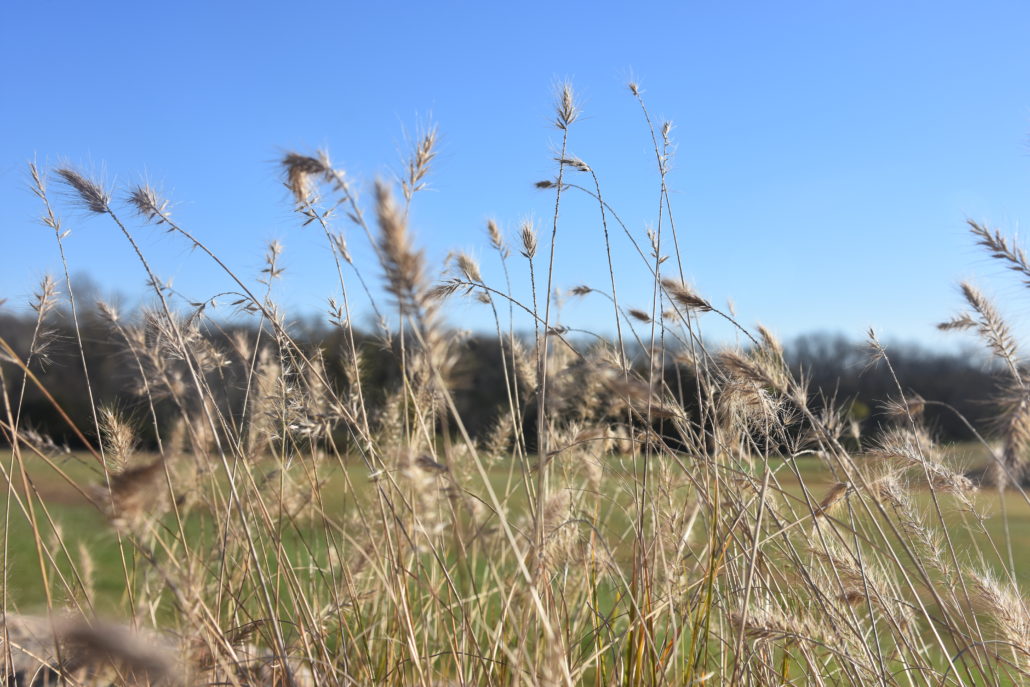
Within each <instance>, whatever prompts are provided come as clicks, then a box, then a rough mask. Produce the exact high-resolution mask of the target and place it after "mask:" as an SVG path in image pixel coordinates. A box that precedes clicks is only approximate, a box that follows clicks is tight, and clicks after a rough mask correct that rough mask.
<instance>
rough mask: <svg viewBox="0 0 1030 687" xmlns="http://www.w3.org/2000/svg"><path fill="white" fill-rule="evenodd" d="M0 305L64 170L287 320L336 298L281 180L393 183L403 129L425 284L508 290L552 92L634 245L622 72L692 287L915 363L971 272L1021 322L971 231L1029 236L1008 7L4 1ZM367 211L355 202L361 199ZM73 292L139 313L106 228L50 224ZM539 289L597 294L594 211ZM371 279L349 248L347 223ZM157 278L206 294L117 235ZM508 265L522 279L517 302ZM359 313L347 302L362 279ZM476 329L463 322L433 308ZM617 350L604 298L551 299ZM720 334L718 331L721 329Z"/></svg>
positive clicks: (640, 190)
mask: <svg viewBox="0 0 1030 687" xmlns="http://www.w3.org/2000/svg"><path fill="white" fill-rule="evenodd" d="M0 13H2V14H0V70H2V74H3V78H2V82H0V89H2V90H0V93H2V96H0V97H2V103H3V107H2V109H0V131H3V135H2V136H0V226H2V228H3V231H4V236H5V238H4V241H3V246H4V250H3V257H2V259H0V264H2V269H0V298H4V297H5V298H7V299H8V304H7V306H6V307H8V308H18V307H20V306H21V304H23V303H24V302H26V301H27V299H28V298H29V296H30V294H31V292H32V290H33V289H34V288H35V285H36V283H37V282H38V280H39V278H40V277H41V276H42V275H43V274H44V273H45V272H47V271H52V272H56V271H57V270H58V263H57V261H56V249H55V246H54V243H53V237H52V236H51V235H49V234H47V232H46V230H44V229H43V228H42V227H41V226H40V225H38V224H37V223H36V216H37V215H38V213H39V211H40V208H39V206H38V203H37V201H36V200H35V199H34V198H33V197H32V195H31V194H30V193H29V192H28V191H27V190H26V173H25V163H26V161H28V160H30V159H33V158H36V159H37V160H38V161H39V162H41V163H50V164H53V163H57V162H70V163H72V164H74V165H77V166H79V167H81V168H83V169H86V170H99V171H101V172H102V173H103V174H104V176H105V177H106V179H107V180H108V182H110V183H111V184H113V185H118V184H124V183H128V182H133V181H136V180H139V179H140V178H142V177H143V176H144V175H145V176H146V177H147V178H149V179H150V180H152V181H154V182H156V183H157V184H158V185H159V186H161V187H162V188H163V189H164V191H165V192H166V194H167V195H168V196H170V197H171V198H172V199H173V201H174V202H175V207H174V213H175V215H176V216H177V217H178V219H179V220H180V221H181V222H182V223H183V224H184V225H185V226H187V227H188V228H189V229H190V230H192V231H193V232H194V233H196V234H197V235H198V236H200V237H202V238H203V239H205V240H206V241H208V242H209V243H210V244H211V246H212V248H214V249H215V250H216V252H218V253H219V254H221V255H222V256H223V257H224V258H225V259H226V260H227V261H228V262H229V263H231V264H232V265H233V266H234V267H236V268H238V270H239V271H240V272H242V273H243V274H246V275H252V276H255V277H256V276H257V272H258V270H259V269H260V268H261V266H262V259H261V256H262V254H263V252H264V247H265V244H266V243H267V242H268V241H269V240H271V239H279V240H280V241H281V242H282V243H283V244H284V246H285V248H286V252H285V255H284V264H285V266H286V272H285V274H284V279H283V282H282V284H281V285H279V286H278V287H277V288H278V289H279V296H278V297H279V299H280V300H281V301H282V302H283V303H284V304H285V305H286V306H287V307H288V308H289V309H291V310H292V311H293V312H295V313H296V312H310V313H317V312H321V311H322V310H324V303H325V298H326V297H327V296H331V295H334V294H335V293H336V286H335V276H334V269H333V267H332V263H331V259H330V256H329V253H328V251H327V250H326V248H325V246H324V243H323V241H322V240H321V238H320V236H319V234H318V233H316V232H315V231H313V230H312V228H311V227H307V228H301V227H300V226H299V222H298V221H297V219H296V216H295V215H294V214H293V213H292V211H291V207H290V202H289V200H288V198H287V196H286V193H285V191H284V189H283V188H282V186H281V183H280V181H279V178H278V169H277V167H276V164H275V161H276V160H277V158H278V157H280V155H281V154H282V152H283V151H285V150H288V149H297V150H300V151H312V150H314V149H315V148H317V147H320V146H326V147H328V148H329V150H330V151H331V152H332V154H333V157H334V160H335V161H336V163H337V164H338V165H340V166H343V167H345V168H346V169H347V170H348V171H349V172H350V173H351V174H352V176H355V177H357V178H359V179H364V180H371V179H372V178H374V177H376V176H384V175H389V174H391V173H392V172H394V171H396V170H397V169H398V168H399V167H400V160H401V155H402V153H403V151H404V150H406V149H407V147H408V144H407V143H406V138H405V131H407V132H411V131H412V130H414V129H415V128H416V127H417V126H418V124H419V123H420V122H424V121H427V120H431V121H433V122H435V123H436V124H438V125H439V127H440V130H441V132H442V135H443V138H442V145H441V150H440V157H439V158H438V161H437V164H436V167H435V171H434V173H433V175H432V177H431V179H430V182H431V187H432V188H431V190H430V191H429V192H426V193H424V194H422V196H421V198H420V199H419V200H418V201H417V204H416V207H415V210H414V214H413V223H414V228H415V231H416V234H417V236H418V238H419V241H420V242H421V243H422V244H423V245H425V246H426V248H427V251H428V254H429V256H430V258H431V260H432V262H433V264H434V265H439V264H440V263H441V262H442V258H443V256H444V255H446V254H447V252H448V250H450V249H451V248H458V249H463V250H466V251H469V252H471V253H473V254H476V255H478V256H479V257H480V259H481V261H482V263H483V267H484V273H485V275H486V277H487V279H488V281H494V282H499V281H500V279H501V277H500V271H499V269H498V268H497V264H496V262H495V260H494V259H493V255H492V254H491V252H490V251H489V249H488V245H487V242H486V240H485V236H484V231H483V229H484V225H485V220H486V218H487V217H496V218H497V219H498V220H499V221H500V222H501V224H502V225H503V226H504V227H505V228H506V229H508V230H510V231H512V232H514V229H515V227H516V226H517V224H518V222H519V221H520V220H521V219H523V218H525V217H535V218H536V219H537V220H538V221H539V223H540V224H541V225H542V226H544V225H547V223H548V222H549V218H550V209H551V207H552V206H553V197H552V195H550V194H549V193H541V192H539V191H536V190H534V189H533V188H532V183H533V182H534V181H537V180H539V179H543V178H547V177H550V176H552V175H553V172H554V163H553V162H552V159H551V158H552V155H553V150H554V147H555V146H556V145H557V143H558V141H559V137H558V132H557V131H556V130H555V129H554V128H553V127H552V126H551V125H550V120H551V107H552V105H551V103H552V96H553V87H554V84H555V83H556V82H557V81H559V80H562V79H569V80H571V82H572V83H573V84H574V86H575V88H576V91H577V93H578V94H579V95H580V97H581V101H582V106H583V110H584V116H583V118H582V120H581V121H580V122H578V123H577V124H576V125H575V126H574V128H573V130H572V132H571V146H570V148H571V151H572V152H573V153H575V154H576V155H579V156H580V157H582V158H583V159H584V160H586V161H587V162H588V163H590V164H591V165H592V166H593V167H594V169H595V170H596V171H597V172H598V174H599V175H600V178H601V183H602V185H603V191H604V192H605V194H606V195H607V197H608V200H609V201H610V202H611V203H612V204H613V205H614V206H615V207H616V209H618V210H619V211H620V213H621V214H622V216H623V217H624V219H626V220H627V223H628V224H629V226H630V227H631V229H632V231H634V232H635V233H636V235H637V236H638V237H640V238H641V240H642V239H643V234H644V230H645V227H646V226H647V225H648V224H649V223H653V222H654V220H655V215H656V209H657V202H658V179H657V177H656V174H655V169H654V158H653V154H652V152H651V150H650V139H649V135H648V133H647V130H646V128H645V125H644V122H643V120H642V118H641V115H640V111H639V109H638V107H637V105H636V104H635V102H634V101H633V99H632V97H631V96H630V94H629V92H628V91H627V89H626V82H627V81H628V80H630V78H634V79H636V80H638V81H639V82H640V84H641V85H642V87H643V88H644V95H645V98H646V99H647V102H648V104H649V106H650V108H651V110H652V112H653V114H654V115H655V117H656V119H658V120H659V121H661V120H664V119H671V120H672V121H673V122H674V124H675V129H674V138H675V140H676V142H677V144H678V149H677V153H676V157H675V160H674V169H673V174H672V176H671V177H670V185H671V190H672V193H673V197H672V200H673V203H674V210H675V213H676V220H677V228H678V230H679V232H680V237H681V241H682V248H683V251H684V254H685V258H686V269H687V272H688V274H689V276H690V279H691V280H692V281H693V283H694V284H695V285H696V287H697V288H698V290H699V291H700V292H702V293H703V294H704V295H705V296H707V297H708V298H710V299H711V300H712V301H713V302H716V303H720V304H721V303H725V301H726V299H727V298H731V299H732V300H733V301H734V303H735V304H736V308H737V311H738V313H739V315H740V317H741V319H742V320H743V321H744V322H745V323H747V324H753V323H755V322H759V321H760V322H762V323H764V324H766V325H768V326H770V327H771V328H772V329H773V330H775V331H778V332H779V333H780V334H781V335H783V336H785V337H789V336H791V335H793V334H797V333H800V332H806V331H812V330H829V331H838V332H844V333H847V334H851V335H854V336H861V335H862V333H863V331H864V330H865V328H866V327H868V326H871V325H872V326H875V327H877V329H878V330H879V331H881V332H882V333H883V334H884V335H885V336H889V337H892V338H899V339H907V340H918V341H923V342H925V343H928V344H930V345H937V344H938V342H941V341H944V339H942V338H941V337H940V335H938V334H937V333H936V332H935V331H934V330H933V324H934V323H935V322H938V321H940V320H941V319H944V318H946V317H947V316H949V315H950V314H952V312H953V311H955V310H956V309H957V308H958V307H959V305H960V302H959V296H958V293H957V290H956V288H955V283H956V281H957V280H958V279H961V278H967V277H974V278H976V279H977V280H978V281H979V283H981V284H983V285H984V286H985V287H986V290H987V291H988V292H989V293H991V294H992V295H994V296H995V297H997V298H998V299H999V301H1000V302H1001V305H1002V308H1003V310H1005V311H1006V312H1007V313H1009V314H1011V315H1012V316H1013V317H1014V318H1017V319H1018V318H1025V317H1026V316H1027V315H1028V314H1030V308H1027V306H1026V305H1024V303H1030V300H1028V299H1027V297H1026V295H1025V292H1024V291H1023V289H1022V288H1021V287H1019V286H1018V285H1017V284H1015V282H1014V281H1012V280H1005V279H999V271H998V268H997V267H996V266H995V265H993V264H992V263H991V262H990V261H988V260H987V259H986V258H984V257H982V253H981V252H980V251H978V250H977V249H976V248H975V247H974V246H973V244H972V241H971V240H970V238H969V236H968V235H967V233H966V232H965V228H964V219H965V218H966V217H967V216H968V217H973V218H977V219H981V220H985V221H987V222H989V223H990V224H992V225H996V226H1000V227H1003V228H1005V229H1006V230H1009V231H1018V229H1019V227H1020V222H1021V220H1024V219H1025V218H1030V202H1028V190H1030V183H1028V182H1030V155H1028V151H1030V148H1028V143H1027V142H1028V133H1030V41H1028V40H1027V32H1028V29H1030V5H1028V4H1027V3H1024V2H1007V3H1006V2H978V3H968V2H941V1H935V2H868V1H863V2H846V1H840V2H777V3H768V2H750V3H743V2H718V3H714V2H706V3H701V2H663V3H642V2H635V3H612V2H590V3H587V2H566V3H514V2H512V3H426V2H423V3H414V2H412V3H393V2H364V3H350V2H324V3H313V2H294V3H290V4H289V5H287V4H285V3H260V2H248V3H228V2H225V3H222V2H203V3H201V2H188V1H185V2H175V3H157V2H142V3H141V2H132V3H130V2H104V3H83V2H60V3H59V2H50V1H47V0H36V1H34V2H8V3H4V5H3V9H2V10H0ZM366 189H367V186H366ZM62 207H63V208H64V210H63V215H64V219H65V222H66V225H67V226H68V227H69V228H71V229H72V233H71V235H70V237H69V239H68V244H67V247H68V252H69V257H70V260H71V262H72V267H73V270H75V271H79V272H88V273H89V274H91V275H92V276H93V277H94V278H95V279H96V280H97V281H98V282H100V284H101V285H102V286H103V288H104V289H107V290H112V291H120V292H123V293H129V294H131V293H140V291H141V288H142V285H143V275H142V273H141V270H140V269H139V267H138V265H136V264H135V263H134V262H133V261H132V259H131V254H130V252H129V249H128V247H127V246H126V245H125V244H124V242H123V240H122V239H120V237H119V236H118V235H117V234H116V232H115V230H114V227H113V226H111V225H110V223H109V222H106V221H104V220H102V219H97V218H89V217H85V216H83V214H82V213H81V212H79V211H75V210H73V209H71V208H70V207H68V206H67V204H66V203H64V204H62ZM566 208H567V212H566V213H565V214H563V220H562V224H561V228H560V233H559V239H558V241H559V242H558V247H557V261H558V271H557V278H556V281H557V284H558V285H559V286H561V287H571V286H573V285H575V284H579V283H587V284H590V285H594V286H605V284H606V283H607V272H606V269H605V260H604V250H603V245H602V243H601V241H600V227H599V223H598V219H597V214H596V211H595V206H594V205H593V204H592V202H591V201H589V199H587V198H584V197H572V196H570V197H569V198H568V201H567V205H566ZM341 228H342V229H346V230H347V231H348V234H349V236H350V241H351V244H352V245H353V246H354V247H355V255H356V257H357V258H358V259H359V260H362V261H364V270H365V273H366V275H367V276H368V277H370V278H372V279H375V280H376V281H378V277H377V272H376V270H375V268H374V266H373V265H372V263H371V253H370V252H369V251H368V250H363V249H360V248H358V246H359V245H361V243H362V242H361V237H360V234H359V233H358V232H357V231H355V230H352V229H350V228H349V227H346V226H342V225H341ZM133 231H134V233H136V235H137V236H139V237H140V240H141V241H142V243H143V245H144V249H145V250H146V251H147V252H148V254H149V255H151V256H152V258H153V260H154V262H155V264H156V268H157V271H158V272H159V274H160V275H161V276H162V277H166V278H174V279H175V286H176V287H177V288H178V289H180V290H181V291H182V292H184V293H185V294H187V295H189V296H190V297H193V298H197V299H200V298H203V297H205V296H209V295H211V294H213V293H215V292H217V291H219V290H221V289H222V288H225V287H226V286H227V284H226V282H225V280H224V279H222V278H221V277H220V276H219V275H218V273H217V272H216V271H215V270H214V269H212V268H211V266H210V264H209V263H208V262H207V261H206V260H205V259H204V257H203V256H202V255H200V254H195V253H192V252H191V251H189V250H188V249H187V248H186V247H185V246H184V244H183V242H182V241H181V240H180V239H178V238H176V237H174V236H170V235H167V234H164V233H162V232H160V231H158V230H155V229H152V228H138V229H134V230H133ZM615 248H616V260H617V265H616V269H617V272H618V274H619V276H620V282H621V286H620V288H621V289H622V293H621V294H620V296H621V297H622V299H623V301H624V302H625V303H626V304H627V305H630V306H642V307H647V306H648V305H649V302H650V301H649V299H650V288H649V284H648V282H647V279H646V278H645V273H644V272H643V270H642V269H641V268H640V267H639V265H638V264H637V263H636V260H635V258H634V257H633V256H632V255H631V253H630V251H629V250H628V249H627V244H626V242H625V241H624V240H621V239H620V240H619V241H618V242H617V244H616V246H615ZM523 274H524V273H523V272H522V271H521V270H517V273H516V275H515V277H516V280H517V281H518V282H519V283H520V286H519V287H518V290H519V291H520V295H522V296H524V295H525V293H526V292H525V288H524V287H523V286H521V285H522V284H524V283H525V280H524V276H523ZM354 289H355V290H357V286H356V285H355V286H354ZM450 317H451V321H452V322H453V323H454V324H455V325H459V326H467V327H471V328H483V327H486V326H488V324H489V320H488V319H487V312H486V311H485V309H483V308H482V306H469V307H467V308H464V307H463V308H456V309H452V310H451V311H450ZM563 317H564V318H565V320H566V322H567V323H569V324H571V325H575V326H586V327H589V328H592V329H600V330H601V331H603V332H607V331H609V330H610V328H611V327H610V324H609V322H610V319H611V318H610V316H609V310H608V306H607V305H606V303H605V302H604V301H603V300H601V299H596V298H595V299H586V300H583V301H579V302H575V303H570V304H568V305H567V306H566V308H565V310H564V312H563ZM716 331H718V329H716Z"/></svg>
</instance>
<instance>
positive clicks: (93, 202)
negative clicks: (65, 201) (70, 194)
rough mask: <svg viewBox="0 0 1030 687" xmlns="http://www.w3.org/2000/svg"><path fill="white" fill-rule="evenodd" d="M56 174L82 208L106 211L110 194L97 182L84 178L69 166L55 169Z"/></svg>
mask: <svg viewBox="0 0 1030 687" xmlns="http://www.w3.org/2000/svg"><path fill="white" fill-rule="evenodd" d="M57 176H59V177H61V181H63V182H64V183H65V184H67V185H68V186H70V187H71V189H72V190H73V191H74V192H75V194H76V196H77V198H76V199H77V201H78V202H79V203H80V204H81V205H82V206H83V207H84V208H86V209H87V210H89V211H90V212H95V213H97V214H103V213H105V212H107V211H108V208H109V207H110V203H111V195H110V194H109V193H108V192H107V191H105V190H104V187H103V186H101V185H100V184H99V183H97V182H95V181H93V180H92V179H88V178H86V177H85V176H83V175H82V174H79V173H78V172H76V171H75V170H74V169H72V168H70V167H63V168H61V169H59V170H57Z"/></svg>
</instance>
